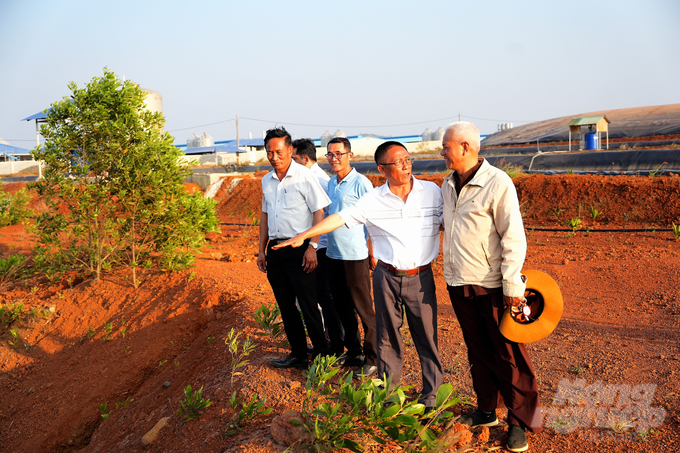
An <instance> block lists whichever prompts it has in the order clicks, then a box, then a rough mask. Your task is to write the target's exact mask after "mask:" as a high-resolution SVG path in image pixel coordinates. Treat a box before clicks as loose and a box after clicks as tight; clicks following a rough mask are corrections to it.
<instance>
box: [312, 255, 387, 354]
mask: <svg viewBox="0 0 680 453" xmlns="http://www.w3.org/2000/svg"><path fill="white" fill-rule="evenodd" d="M328 276H329V278H328V281H329V283H330V286H331V292H332V294H333V303H334V304H335V310H336V312H337V314H338V317H339V320H340V321H341V322H342V326H343V327H344V329H345V342H344V347H345V348H347V355H348V356H349V357H354V356H357V355H359V354H362V353H363V355H364V357H366V363H367V364H368V365H376V363H377V362H376V360H377V349H378V348H377V336H376V325H375V311H373V300H372V299H371V280H370V278H371V276H370V267H369V262H368V258H366V259H363V260H336V259H333V258H328ZM357 313H358V314H359V318H361V324H362V326H363V328H364V346H363V348H362V347H361V338H360V336H359V322H358V320H357ZM324 319H325V318H324ZM334 352H335V351H334Z"/></svg>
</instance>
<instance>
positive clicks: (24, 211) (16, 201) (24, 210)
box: [0, 189, 33, 227]
mask: <svg viewBox="0 0 680 453" xmlns="http://www.w3.org/2000/svg"><path fill="white" fill-rule="evenodd" d="M30 201H31V196H30V195H29V194H28V192H27V191H26V189H21V190H19V191H17V192H16V193H15V194H14V195H10V194H8V193H7V192H4V191H3V190H0V227H4V226H7V225H16V224H17V223H19V222H21V221H22V220H24V219H27V218H29V217H30V216H32V215H33V211H32V210H30V209H29V208H28V203H29V202H30Z"/></svg>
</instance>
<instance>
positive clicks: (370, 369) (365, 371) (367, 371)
mask: <svg viewBox="0 0 680 453" xmlns="http://www.w3.org/2000/svg"><path fill="white" fill-rule="evenodd" d="M377 372H378V367H377V366H375V365H370V364H368V363H367V364H366V365H364V366H363V367H361V370H360V371H359V375H360V376H363V377H371V376H373V375H374V374H375V373H377Z"/></svg>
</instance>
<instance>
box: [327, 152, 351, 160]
mask: <svg viewBox="0 0 680 453" xmlns="http://www.w3.org/2000/svg"><path fill="white" fill-rule="evenodd" d="M350 152H351V151H346V152H344V153H336V154H333V153H328V154H326V159H328V160H333V159H336V160H340V159H342V156H344V155H345V154H349V153H350Z"/></svg>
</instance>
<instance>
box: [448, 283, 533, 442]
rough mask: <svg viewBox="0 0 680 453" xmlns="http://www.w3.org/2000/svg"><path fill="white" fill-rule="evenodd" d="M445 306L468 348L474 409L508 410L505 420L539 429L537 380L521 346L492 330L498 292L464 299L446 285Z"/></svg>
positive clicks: (498, 310) (496, 322) (499, 309)
mask: <svg viewBox="0 0 680 453" xmlns="http://www.w3.org/2000/svg"><path fill="white" fill-rule="evenodd" d="M448 290H449V297H451V305H453V309H454V311H455V312H456V317H457V318H458V322H459V324H460V328H461V330H462V331H463V338H464V339H465V344H466V345H467V348H468V360H469V361H470V373H471V374H472V384H473V387H474V389H475V393H476V394H477V407H478V408H479V409H480V410H483V411H493V410H495V409H496V408H497V407H502V405H503V403H505V406H506V407H507V408H508V420H507V422H508V424H509V425H519V426H521V427H523V428H525V429H529V430H530V431H532V432H535V433H538V432H541V430H542V427H541V425H542V416H541V411H540V408H539V405H538V404H539V401H538V384H537V383H536V377H535V375H534V367H533V365H532V364H531V359H530V357H529V353H528V352H527V349H526V347H525V346H524V345H523V344H519V343H514V342H512V341H509V340H507V339H506V338H505V337H504V336H503V335H502V334H501V332H500V330H499V329H498V326H499V325H500V319H501V317H502V315H503V310H504V306H503V293H502V292H495V293H493V294H485V295H480V296H474V295H473V296H470V297H464V296H462V295H460V294H459V293H458V292H457V291H455V289H454V287H451V286H449V287H448Z"/></svg>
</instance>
